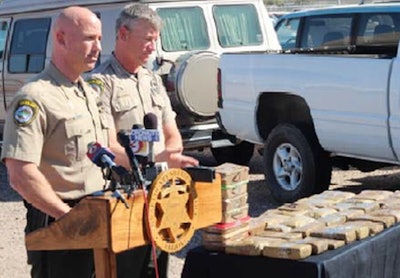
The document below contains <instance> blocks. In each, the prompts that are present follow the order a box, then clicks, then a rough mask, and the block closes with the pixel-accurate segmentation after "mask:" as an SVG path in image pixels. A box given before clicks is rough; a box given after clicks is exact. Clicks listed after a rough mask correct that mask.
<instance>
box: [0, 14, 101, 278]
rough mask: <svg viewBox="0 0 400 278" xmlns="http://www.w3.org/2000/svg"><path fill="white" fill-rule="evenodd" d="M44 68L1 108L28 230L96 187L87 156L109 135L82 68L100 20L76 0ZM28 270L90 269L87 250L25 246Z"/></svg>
mask: <svg viewBox="0 0 400 278" xmlns="http://www.w3.org/2000/svg"><path fill="white" fill-rule="evenodd" d="M52 38H53V40H52V42H53V48H52V50H53V53H52V57H51V62H50V63H49V64H48V65H47V66H46V68H45V70H44V71H43V72H42V73H41V74H39V75H38V76H36V77H35V78H34V79H33V80H31V81H30V82H29V83H27V84H26V85H24V86H23V87H22V88H21V90H20V91H19V92H18V93H17V95H16V96H15V98H14V100H13V101H12V103H11V105H10V107H9V108H8V111H7V118H6V126H5V133H4V145H3V149H2V159H3V161H4V162H5V164H6V166H7V170H8V173H9V179H10V184H11V186H12V187H13V189H15V190H16V191H17V192H18V193H19V194H20V195H21V196H22V197H23V199H24V201H25V204H26V207H27V217H26V218H27V226H26V232H30V231H33V230H35V229H37V228H40V227H43V226H46V225H48V224H49V223H50V222H51V221H53V220H54V219H59V218H61V217H63V216H64V215H65V214H66V213H68V212H69V211H70V210H71V207H72V206H73V205H74V204H75V203H76V202H78V201H79V199H81V198H82V197H84V196H86V195H89V194H91V193H93V192H94V191H97V190H101V189H102V188H103V185H104V180H103V177H102V173H101V170H100V168H98V167H97V166H96V165H94V164H93V163H92V162H91V161H90V160H89V159H88V158H87V156H86V152H87V146H88V144H89V143H90V142H94V141H95V142H99V143H100V144H102V145H106V143H107V135H106V134H107V130H106V125H105V124H104V121H103V122H102V121H101V120H100V116H99V111H98V107H97V104H96V100H95V94H96V93H95V92H94V91H93V90H92V89H91V88H90V87H89V86H88V85H87V84H85V82H84V81H83V79H82V77H81V74H82V73H83V72H86V71H88V70H91V69H93V68H94V66H95V64H96V61H97V58H98V55H99V53H100V51H101V45H100V40H101V22H100V20H99V19H98V18H97V17H96V15H95V14H94V13H92V12H91V11H90V10H88V9H86V8H82V7H69V8H66V9H65V10H63V11H62V13H61V14H60V15H59V17H58V18H57V20H56V22H55V24H54V26H53V29H52ZM28 262H29V263H30V264H32V269H31V277H38V278H39V277H41V278H43V277H46V278H64V277H65V278H71V277H74V278H77V277H82V278H83V277H84V278H88V277H92V275H93V272H94V263H93V252H92V251H91V250H73V251H71V250H62V251H47V252H38V251H36V252H28Z"/></svg>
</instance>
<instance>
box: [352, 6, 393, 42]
mask: <svg viewBox="0 0 400 278" xmlns="http://www.w3.org/2000/svg"><path fill="white" fill-rule="evenodd" d="M399 39H400V14H399V13H392V14H390V13H387V14H362V15H361V17H360V28H359V31H358V34H357V42H356V44H357V45H362V46H374V45H379V46H390V45H391V46H396V47H397V44H398V41H399Z"/></svg>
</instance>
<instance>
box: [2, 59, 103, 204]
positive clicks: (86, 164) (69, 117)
mask: <svg viewBox="0 0 400 278" xmlns="http://www.w3.org/2000/svg"><path fill="white" fill-rule="evenodd" d="M106 130H107V124H106V121H101V120H100V115H99V108H98V107H97V103H96V92H94V91H93V89H92V88H91V87H90V86H89V85H88V84H86V83H85V82H84V81H83V79H82V78H81V79H80V80H79V82H78V84H73V83H71V82H70V81H69V80H68V79H67V78H66V77H65V76H64V75H63V74H62V73H61V72H60V71H59V70H58V69H57V68H56V67H55V66H54V65H53V64H52V63H50V64H49V65H48V66H46V68H45V70H44V71H43V72H42V73H41V74H39V75H38V76H37V77H36V78H34V79H33V80H32V81H30V82H29V83H27V84H26V85H24V86H23V87H22V88H21V90H20V91H19V92H18V93H17V94H16V96H15V98H14V99H13V101H12V103H11V105H10V107H9V108H8V111H7V116H6V123H5V132H4V144H3V149H2V155H1V156H2V159H4V158H13V159H17V160H21V161H26V162H32V163H35V164H36V165H38V167H39V170H40V171H41V172H42V173H43V174H44V176H45V177H46V178H47V180H48V181H49V183H50V184H51V186H52V187H53V189H54V190H55V192H56V193H57V194H58V195H59V196H60V198H62V199H76V198H80V197H83V196H85V195H88V194H91V193H93V192H94V191H97V190H101V189H102V188H103V185H104V183H105V182H104V179H103V175H102V172H101V169H100V168H99V167H98V166H96V165H95V164H93V163H92V162H91V161H90V159H89V158H88V157H87V155H86V153H87V150H88V144H90V143H92V142H98V143H100V144H102V145H106V144H107V140H108V137H107V132H106Z"/></svg>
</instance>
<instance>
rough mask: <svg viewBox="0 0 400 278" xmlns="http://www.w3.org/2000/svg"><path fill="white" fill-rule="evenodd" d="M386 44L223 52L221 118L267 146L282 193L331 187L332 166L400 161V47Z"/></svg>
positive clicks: (277, 194) (270, 170)
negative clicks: (346, 49) (343, 49)
mask: <svg viewBox="0 0 400 278" xmlns="http://www.w3.org/2000/svg"><path fill="white" fill-rule="evenodd" d="M396 47H397V46H395V48H396ZM387 49H388V53H389V52H391V53H392V55H382V53H383V52H384V51H382V49H380V52H382V53H381V54H379V55H374V54H360V53H358V54H337V55H335V54H323V53H322V52H323V51H322V50H321V52H320V53H319V54H318V53H313V54H304V53H303V54H302V53H297V54H284V53H275V54H271V53H247V54H243V53H242V54H239V53H237V54H223V55H222V57H221V59H220V63H219V87H220V88H219V90H220V92H219V111H218V115H217V118H218V119H219V123H220V125H221V127H223V128H224V129H225V131H226V132H227V133H229V134H231V135H235V136H236V137H238V138H239V139H241V140H245V141H248V142H252V143H255V144H258V145H263V160H264V164H265V165H264V169H265V177H266V182H267V185H268V186H269V188H270V190H271V193H272V195H273V196H274V198H275V199H276V200H278V201H281V202H291V201H294V200H296V199H298V198H300V197H304V196H308V195H311V194H313V193H317V192H321V191H323V190H326V189H327V188H328V186H329V184H330V178H331V170H332V166H338V167H341V168H342V169H346V168H348V167H349V166H352V167H355V168H358V169H359V170H361V171H372V170H375V169H377V168H379V167H382V166H388V165H398V164H400V59H399V57H400V54H399V53H397V54H396V53H394V54H393V47H388V48H387ZM389 50H390V51H389Z"/></svg>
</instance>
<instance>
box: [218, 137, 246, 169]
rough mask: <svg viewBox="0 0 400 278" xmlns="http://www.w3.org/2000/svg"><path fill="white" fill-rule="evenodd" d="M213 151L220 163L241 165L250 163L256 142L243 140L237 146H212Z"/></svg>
mask: <svg viewBox="0 0 400 278" xmlns="http://www.w3.org/2000/svg"><path fill="white" fill-rule="evenodd" d="M211 152H212V154H213V156H214V158H215V160H216V161H217V163H218V164H223V163H225V162H230V163H234V164H239V165H249V162H250V159H251V158H252V156H253V152H254V144H252V143H249V142H247V141H242V142H240V143H239V144H237V145H235V146H230V147H222V148H211Z"/></svg>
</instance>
